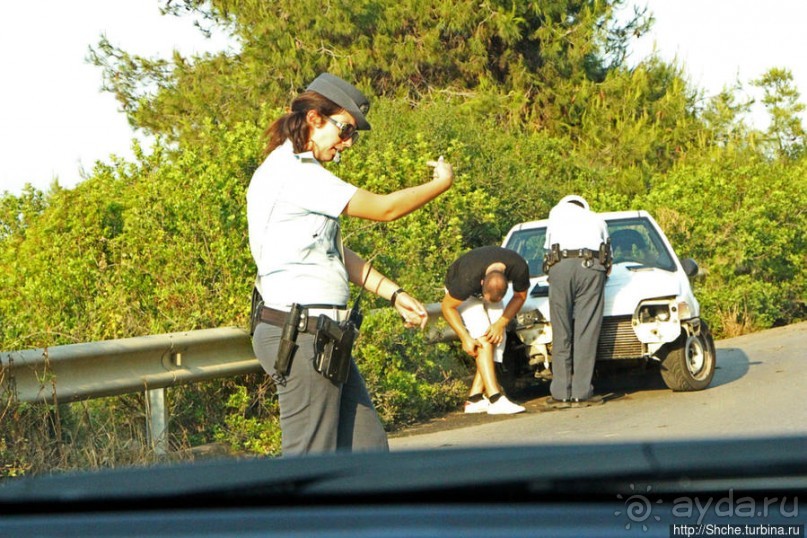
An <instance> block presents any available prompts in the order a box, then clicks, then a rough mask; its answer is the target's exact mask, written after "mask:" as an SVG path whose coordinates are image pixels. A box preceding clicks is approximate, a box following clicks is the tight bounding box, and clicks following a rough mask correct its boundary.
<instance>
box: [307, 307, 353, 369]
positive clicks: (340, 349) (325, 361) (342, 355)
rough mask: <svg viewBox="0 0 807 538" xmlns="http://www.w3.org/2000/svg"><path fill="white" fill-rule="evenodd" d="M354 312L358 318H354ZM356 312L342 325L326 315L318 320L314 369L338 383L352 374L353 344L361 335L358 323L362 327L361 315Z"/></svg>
mask: <svg viewBox="0 0 807 538" xmlns="http://www.w3.org/2000/svg"><path fill="white" fill-rule="evenodd" d="M354 312H355V313H356V315H357V316H358V318H355V317H354ZM354 312H351V315H350V317H349V318H348V319H347V320H345V321H343V322H342V323H337V322H336V321H334V320H332V319H331V318H329V317H328V316H325V315H320V316H319V318H318V320H317V335H316V340H315V343H314V350H315V353H316V356H315V357H314V369H315V370H316V371H317V372H319V373H321V374H322V375H324V376H325V377H327V378H328V379H330V380H332V381H335V382H336V383H344V382H345V381H347V376H348V373H349V372H350V359H351V352H352V351H353V343H354V342H355V340H356V337H357V336H358V334H359V329H358V327H357V326H356V321H358V324H359V325H361V314H359V313H358V312H356V311H354Z"/></svg>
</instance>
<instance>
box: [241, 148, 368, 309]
mask: <svg viewBox="0 0 807 538" xmlns="http://www.w3.org/2000/svg"><path fill="white" fill-rule="evenodd" d="M356 190H357V188H356V187H354V186H353V185H350V184H349V183H346V182H344V181H342V180H341V179H339V178H338V177H336V176H335V175H333V174H332V173H331V172H330V171H328V170H326V169H325V168H324V167H323V166H322V165H321V164H320V162H319V161H317V160H316V159H315V158H314V156H313V154H311V153H310V152H307V153H301V154H295V153H294V150H293V146H292V143H291V141H289V140H287V141H286V142H285V143H284V144H282V145H281V146H278V147H277V148H275V150H274V151H272V153H270V154H269V156H268V157H267V158H266V160H265V161H264V162H263V163H262V164H261V166H260V167H258V169H257V170H256V171H255V174H254V175H253V176H252V180H251V182H250V184H249V188H248V190H247V221H248V224H249V247H250V250H251V251H252V257H253V258H254V260H255V264H256V265H257V267H258V288H259V291H260V292H261V294H262V295H263V298H264V302H265V303H266V304H267V305H268V306H272V307H274V308H280V309H286V310H287V309H288V307H289V306H290V305H291V304H292V303H298V304H301V305H313V304H317V305H320V304H328V305H345V304H347V302H348V299H349V297H350V287H349V285H348V275H347V269H346V268H345V263H344V260H343V258H342V256H343V254H342V252H343V251H342V244H341V241H342V239H341V234H340V226H339V215H340V214H341V213H342V211H343V210H344V208H345V206H346V205H347V203H348V202H349V201H350V198H351V197H352V196H353V194H354V193H355V192H356Z"/></svg>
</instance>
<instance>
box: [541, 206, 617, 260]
mask: <svg viewBox="0 0 807 538" xmlns="http://www.w3.org/2000/svg"><path fill="white" fill-rule="evenodd" d="M607 240H608V226H607V225H606V224H605V221H604V220H603V219H602V217H600V216H599V215H598V214H597V213H595V212H593V211H590V210H588V209H583V208H582V207H580V206H579V205H576V204H572V203H568V202H563V203H560V204H558V205H556V206H555V207H553V208H552V210H551V211H550V212H549V224H548V225H547V228H546V241H545V243H544V248H546V249H550V248H551V247H552V245H554V244H555V243H557V244H559V245H560V248H562V249H580V248H588V249H591V250H597V249H599V248H600V243H605V242H606V241H607Z"/></svg>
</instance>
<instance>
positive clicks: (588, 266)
mask: <svg viewBox="0 0 807 538" xmlns="http://www.w3.org/2000/svg"><path fill="white" fill-rule="evenodd" d="M544 248H545V249H547V255H546V258H545V263H544V270H545V271H547V272H548V274H549V315H550V320H551V322H552V383H551V385H550V389H549V390H550V393H551V396H549V397H548V398H547V400H546V404H547V405H548V406H549V407H552V408H565V407H588V406H591V405H597V404H601V403H603V399H602V397H600V396H595V395H594V394H593V387H592V385H591V378H592V376H593V374H594V362H595V360H596V358H597V342H598V340H599V338H600V328H601V327H602V316H603V306H604V303H605V299H604V290H605V279H606V276H607V274H608V273H609V272H610V256H611V247H610V240H609V237H608V227H607V226H606V224H605V221H604V220H603V219H602V218H601V217H600V216H599V215H597V214H596V213H594V212H593V211H590V210H589V206H588V202H586V200H585V199H584V198H582V197H580V196H577V195H569V196H565V197H564V198H562V199H561V201H560V202H558V204H557V205H556V206H555V207H553V208H552V210H551V211H550V212H549V225H548V226H547V230H546V242H545V244H544Z"/></svg>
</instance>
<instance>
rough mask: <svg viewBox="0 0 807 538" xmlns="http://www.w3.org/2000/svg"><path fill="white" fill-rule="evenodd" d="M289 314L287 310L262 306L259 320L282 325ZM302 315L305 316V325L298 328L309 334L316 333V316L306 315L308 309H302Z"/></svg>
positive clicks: (276, 325)
mask: <svg viewBox="0 0 807 538" xmlns="http://www.w3.org/2000/svg"><path fill="white" fill-rule="evenodd" d="M288 316H289V313H288V312H284V311H282V310H275V309H274V308H269V307H268V306H264V307H263V308H261V321H262V322H264V323H268V324H269V325H274V326H275V327H281V328H282V327H283V326H284V325H285V324H286V318H287V317H288ZM303 316H305V321H304V322H302V321H301V324H302V323H305V327H302V326H301V327H300V330H301V331H303V332H307V333H309V334H317V318H318V316H314V317H310V316H309V315H308V310H304V311H303Z"/></svg>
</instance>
